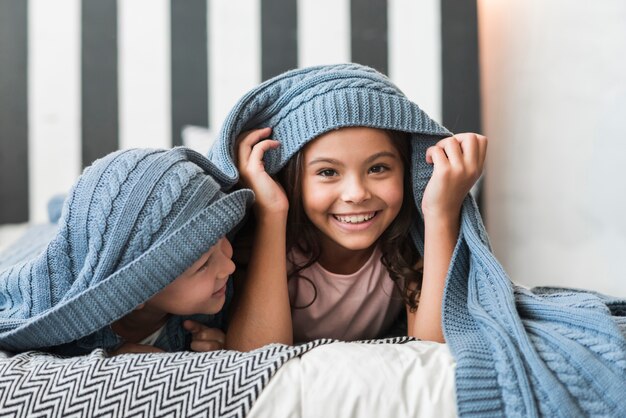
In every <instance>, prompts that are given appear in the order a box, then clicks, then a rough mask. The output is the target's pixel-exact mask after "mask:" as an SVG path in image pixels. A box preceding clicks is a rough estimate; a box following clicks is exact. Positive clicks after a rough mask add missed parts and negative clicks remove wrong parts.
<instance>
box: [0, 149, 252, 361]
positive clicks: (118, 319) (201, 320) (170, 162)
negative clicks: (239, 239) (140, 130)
mask: <svg viewBox="0 0 626 418" xmlns="http://www.w3.org/2000/svg"><path fill="white" fill-rule="evenodd" d="M214 172H215V170H214V167H213V165H212V164H211V163H210V162H209V161H208V160H207V159H206V158H205V157H203V156H202V155H200V154H198V153H196V152H194V151H191V150H189V149H186V148H174V149H172V150H154V149H134V150H124V151H117V152H115V153H112V154H109V155H108V156H106V157H104V158H102V159H100V160H98V161H96V162H94V164H93V165H92V166H91V167H89V168H87V169H86V170H85V171H84V173H83V174H82V175H81V176H80V178H79V179H78V181H77V182H76V184H75V185H74V187H73V188H72V190H71V192H70V194H69V196H68V198H67V200H66V201H65V203H64V207H63V210H62V213H61V218H60V220H59V227H58V230H57V233H56V235H55V236H54V238H53V239H52V240H51V241H50V242H49V243H48V245H47V246H46V247H45V249H44V250H43V252H40V253H39V254H37V255H36V256H34V257H30V259H28V260H24V261H21V262H18V263H15V262H14V263H12V264H11V265H10V266H8V267H3V269H2V271H0V349H4V350H12V351H23V350H31V349H47V350H50V351H53V352H57V353H60V354H72V355H73V354H84V353H88V352H90V351H91V350H93V349H94V348H104V349H106V350H109V351H110V352H111V353H113V354H119V353H123V352H139V351H161V350H163V351H177V350H183V349H189V348H191V349H195V350H207V349H215V348H220V341H223V334H222V333H221V332H222V331H220V330H219V328H223V327H224V318H223V315H222V314H221V313H218V312H219V311H220V310H221V309H222V307H223V306H224V304H225V303H228V299H229V297H230V291H231V286H230V284H229V283H228V276H229V275H230V274H231V273H232V271H233V269H234V265H233V264H232V261H230V257H231V256H232V248H231V247H230V243H228V241H227V240H226V239H224V238H223V237H224V236H225V235H226V234H227V233H229V232H230V231H231V230H232V229H233V228H235V227H236V226H237V225H238V224H239V223H240V221H241V220H242V219H243V217H244V214H245V211H246V208H247V207H248V206H249V204H250V203H251V200H252V192H251V191H249V190H242V191H237V192H235V193H231V194H228V195H225V194H224V193H222V192H221V191H220V187H219V185H218V183H217V182H216V181H215V180H214V179H213V177H212V176H211V174H212V173H214ZM191 314H197V315H194V316H193V317H191V319H193V320H194V321H192V320H186V319H188V318H187V315H191ZM207 315H210V316H207Z"/></svg>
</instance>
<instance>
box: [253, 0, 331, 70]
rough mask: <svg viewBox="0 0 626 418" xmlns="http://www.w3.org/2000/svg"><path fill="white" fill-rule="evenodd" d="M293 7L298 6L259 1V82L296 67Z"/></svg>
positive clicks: (282, 1)
mask: <svg viewBox="0 0 626 418" xmlns="http://www.w3.org/2000/svg"><path fill="white" fill-rule="evenodd" d="M297 6H298V2H297V1H294V0H261V50H262V54H261V77H262V78H263V80H267V79H268V78H272V77H274V76H275V75H278V74H280V73H282V72H284V71H287V70H291V69H293V68H296V67H297V65H298V50H297V49H298V19H297V16H298V12H297ZM320 29H321V28H320Z"/></svg>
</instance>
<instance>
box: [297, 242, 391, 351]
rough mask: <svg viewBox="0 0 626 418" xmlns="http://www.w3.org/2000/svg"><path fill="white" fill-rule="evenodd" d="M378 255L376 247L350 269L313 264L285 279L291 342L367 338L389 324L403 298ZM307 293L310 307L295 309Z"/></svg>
mask: <svg viewBox="0 0 626 418" xmlns="http://www.w3.org/2000/svg"><path fill="white" fill-rule="evenodd" d="M381 255H382V253H381V251H380V249H379V248H378V247H376V249H375V250H374V251H373V252H372V255H371V256H370V258H369V260H368V261H367V262H366V263H365V264H364V265H363V266H362V267H361V268H360V269H359V270H358V271H356V272H355V273H352V274H335V273H331V272H329V271H328V270H326V269H324V268H323V267H322V266H321V265H320V264H319V263H315V264H313V265H311V266H310V267H307V268H306V269H303V270H301V271H300V276H295V277H293V278H291V279H290V280H289V299H290V302H291V317H292V322H293V338H294V342H295V343H301V342H307V341H311V340H314V339H318V338H335V339H339V340H343V341H354V340H364V339H372V338H378V337H380V336H381V334H382V333H384V332H385V331H387V330H388V329H389V328H390V326H391V325H392V323H393V321H394V320H395V319H396V318H397V317H398V314H399V313H400V310H401V309H402V306H403V301H402V298H401V297H400V295H399V292H398V291H397V289H396V287H395V285H394V283H393V281H392V280H391V278H390V277H389V273H388V272H387V269H386V268H385V266H384V265H383V264H382V262H381V261H380V257H381ZM292 257H293V258H292V259H293V260H294V261H295V262H296V263H302V262H304V261H305V260H306V258H305V257H304V256H302V255H301V254H299V253H293V254H292ZM290 258H291V257H290ZM301 276H303V277H306V279H309V280H310V281H309V280H306V279H304V278H303V277H301ZM312 284H313V285H314V286H315V289H317V297H316V296H315V289H314V287H313V285H312ZM313 298H315V301H314V302H313V303H312V304H311V305H310V306H308V307H306V308H298V307H303V306H306V305H308V304H309V303H311V301H312V300H313Z"/></svg>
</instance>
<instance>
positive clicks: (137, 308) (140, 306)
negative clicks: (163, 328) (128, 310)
mask: <svg viewBox="0 0 626 418" xmlns="http://www.w3.org/2000/svg"><path fill="white" fill-rule="evenodd" d="M144 306H146V304H145V303H142V304H140V305H137V307H136V308H135V310H136V311H138V310H139V309H143V307H144Z"/></svg>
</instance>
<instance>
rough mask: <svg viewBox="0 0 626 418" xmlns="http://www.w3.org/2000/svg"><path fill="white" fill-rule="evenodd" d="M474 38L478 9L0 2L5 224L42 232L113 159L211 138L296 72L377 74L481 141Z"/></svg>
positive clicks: (0, 217) (443, 2)
mask: <svg viewBox="0 0 626 418" xmlns="http://www.w3.org/2000/svg"><path fill="white" fill-rule="evenodd" d="M453 3H454V4H453ZM476 32H477V25H476V4H475V2H465V3H463V2H453V1H451V0H425V1H419V2H416V1H410V0H388V1H385V0H300V1H293V0H238V1H236V2H233V1H217V0H213V1H207V0H186V1H182V0H169V1H168V0H158V1H157V0H133V1H118V0H82V1H79V0H63V1H55V2H48V1H30V2H26V1H24V0H5V1H2V2H0V63H1V64H0V66H1V67H0V68H1V70H0V224H6V223H15V222H25V221H28V220H30V221H42V220H45V219H46V204H47V202H48V200H49V199H50V197H51V196H53V195H55V194H57V193H62V192H65V191H67V189H68V188H69V187H70V186H71V184H72V183H73V182H74V180H75V178H76V176H77V175H78V174H79V173H80V171H81V170H82V168H83V167H84V166H86V165H88V164H90V163H91V162H92V161H93V160H94V159H96V158H98V157H100V156H102V155H104V154H106V153H108V152H111V151H113V150H116V149H118V148H126V147H144V146H148V147H170V146H172V145H179V144H182V136H181V129H182V128H183V127H184V126H187V125H196V126H201V127H208V128H209V129H210V131H209V135H210V134H211V131H213V132H214V131H215V130H217V129H219V126H220V123H221V120H222V119H223V117H224V116H225V114H226V113H227V111H228V109H229V108H230V106H232V105H233V104H234V103H235V101H236V99H237V98H238V97H239V96H240V95H241V94H242V93H243V92H245V91H246V90H248V89H249V88H251V87H252V86H253V85H255V84H257V83H259V82H260V81H262V80H264V79H266V78H268V77H271V76H273V75H276V74H278V73H280V72H282V71H285V70H287V69H291V68H294V67H298V66H308V65H315V64H324V63H333V62H344V61H356V62H360V63H363V64H366V65H370V66H373V67H375V68H377V69H378V70H380V71H382V72H384V73H386V74H388V75H389V76H390V78H391V79H392V80H393V81H394V82H395V83H396V84H397V85H398V86H399V87H400V88H401V89H403V90H404V91H405V93H406V94H407V95H408V96H409V97H410V98H412V99H413V100H415V101H416V102H417V103H419V104H420V106H422V107H423V108H424V109H425V110H426V111H427V112H428V113H429V114H430V115H431V116H433V117H434V118H435V119H437V120H439V121H441V122H442V123H443V124H444V125H446V126H447V127H448V128H449V129H451V130H454V131H466V130H472V131H479V130H480V117H479V95H478V91H479V86H478V54H477V50H478V47H477V33H476ZM189 145H191V146H193V147H196V148H198V149H200V150H202V148H203V147H204V146H206V147H208V145H207V144H203V143H202V142H200V143H198V142H195V143H193V144H189Z"/></svg>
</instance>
